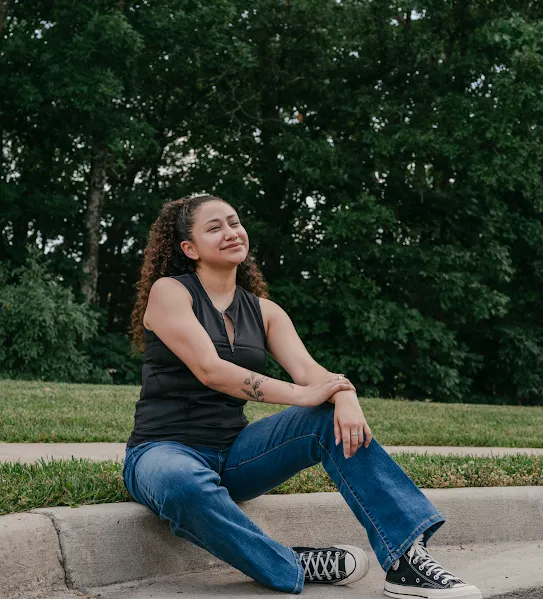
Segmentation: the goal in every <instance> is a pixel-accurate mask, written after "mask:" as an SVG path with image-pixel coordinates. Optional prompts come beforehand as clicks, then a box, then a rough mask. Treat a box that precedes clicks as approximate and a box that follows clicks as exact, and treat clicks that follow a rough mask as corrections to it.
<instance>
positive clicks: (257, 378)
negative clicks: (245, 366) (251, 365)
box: [242, 372, 269, 401]
mask: <svg viewBox="0 0 543 599" xmlns="http://www.w3.org/2000/svg"><path fill="white" fill-rule="evenodd" d="M268 378H269V377H267V376H264V375H263V374H258V373H257V372H251V376H250V377H247V378H246V379H245V380H244V381H243V382H244V383H245V384H246V385H250V387H251V390H247V389H242V391H243V393H245V395H247V396H248V397H250V398H251V399H252V400H254V401H264V393H263V391H261V390H260V389H259V387H260V385H261V383H263V382H264V381H266V380H267V379H268Z"/></svg>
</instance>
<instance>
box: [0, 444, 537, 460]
mask: <svg viewBox="0 0 543 599" xmlns="http://www.w3.org/2000/svg"><path fill="white" fill-rule="evenodd" d="M383 447H384V449H385V450H386V451H387V452H388V453H389V454H393V453H399V452H410V453H418V454H425V453H431V454H437V455H462V456H464V455H472V456H481V457H482V456H494V457H500V456H505V455H514V454H519V453H520V454H528V455H540V456H543V448H531V447H528V448H526V447H437V446H436V447H434V446H428V447H415V446H406V445H402V446H392V445H384V446H383ZM125 448H126V444H125V443H0V462H15V461H21V462H25V463H28V462H34V461H37V460H39V459H40V458H44V459H45V460H50V459H51V458H53V459H56V460H58V459H70V458H71V457H72V456H73V457H74V458H88V459H90V460H96V461H101V460H114V461H120V460H124V454H125Z"/></svg>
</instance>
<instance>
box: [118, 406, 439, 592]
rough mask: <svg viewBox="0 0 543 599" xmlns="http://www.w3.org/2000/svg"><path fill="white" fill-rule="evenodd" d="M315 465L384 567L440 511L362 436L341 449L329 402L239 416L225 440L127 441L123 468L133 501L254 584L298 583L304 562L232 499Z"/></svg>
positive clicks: (427, 530) (432, 527)
mask: <svg viewBox="0 0 543 599" xmlns="http://www.w3.org/2000/svg"><path fill="white" fill-rule="evenodd" d="M319 462H322V465H323V467H324V469H325V470H326V472H327V473H328V475H329V476H330V478H331V479H332V480H333V481H334V483H335V484H336V486H337V488H338V490H339V492H340V493H341V495H342V496H343V497H344V498H345V501H346V502H347V504H348V505H349V507H350V508H351V510H352V511H353V513H354V515H355V516H356V518H357V519H358V521H359V522H360V524H362V526H363V527H364V528H365V530H366V532H367V534H368V539H369V542H370V544H371V546H372V549H373V550H374V551H375V555H376V557H377V559H378V561H379V563H380V565H381V567H382V568H383V570H384V571H385V572H386V571H387V570H388V569H389V568H390V566H391V565H392V563H393V562H394V561H395V560H396V559H397V558H398V557H400V556H401V555H402V554H403V553H404V552H405V551H406V550H407V549H408V548H409V546H410V545H411V544H412V542H413V541H414V540H415V538H416V537H417V536H419V535H420V534H422V533H424V541H427V540H428V539H429V538H430V537H431V536H432V535H433V533H434V532H435V531H436V530H437V529H438V528H439V527H440V526H441V525H442V524H443V523H444V522H445V518H444V517H443V515H442V514H441V513H440V512H439V511H438V510H437V509H436V507H435V506H434V505H433V504H432V503H431V502H430V501H429V500H428V499H427V498H426V496H425V495H424V494H423V493H422V492H421V491H420V490H419V489H418V487H417V486H416V485H415V484H414V483H413V481H412V480H411V479H410V478H409V477H408V476H407V474H405V472H404V471H403V470H402V469H401V468H400V467H399V466H398V465H397V464H396V462H394V460H393V459H392V458H391V457H390V456H389V455H388V453H387V452H386V451H385V450H384V449H383V448H382V447H381V445H379V443H378V442H377V441H376V440H375V438H373V439H372V441H371V443H370V444H369V446H368V447H367V448H365V447H364V446H361V447H360V448H359V449H358V450H357V451H356V452H355V454H354V455H353V456H352V457H350V458H348V459H346V458H345V457H344V454H343V442H340V443H339V445H337V446H336V444H335V437H334V406H333V404H330V403H328V402H325V403H323V404H321V405H319V406H315V407H299V406H292V407H289V408H287V409H285V410H283V411H281V412H278V413H277V414H274V415H272V416H268V417H266V418H263V419H261V420H259V421H257V422H254V423H252V424H249V425H247V426H246V427H245V428H244V429H243V430H242V431H241V433H240V434H239V435H238V436H237V438H236V440H235V441H234V442H233V443H232V444H231V445H230V446H229V447H227V448H225V449H214V448H210V447H203V446H188V445H184V444H182V443H179V442H177V441H150V442H147V443H142V444H141V445H137V446H135V447H128V448H127V450H126V458H125V462H124V468H123V477H124V481H125V485H126V488H127V490H128V492H129V493H130V495H131V496H132V497H133V499H134V500H135V501H137V502H138V503H141V504H143V505H146V506H148V507H149V508H150V509H151V510H152V511H153V512H154V513H155V514H157V515H158V516H159V517H160V519H162V520H167V521H169V526H170V530H171V532H172V533H173V534H174V535H176V536H178V537H183V538H185V539H188V540H189V541H191V542H193V543H195V544H196V545H198V546H199V547H201V548H203V549H205V550H207V551H209V552H210V553H212V554H213V555H214V556H215V557H218V558H219V559H221V560H223V561H224V562H226V563H228V564H230V565H231V566H233V567H234V568H237V569H238V570H240V571H241V572H243V573H244V574H246V575H247V576H249V577H251V578H253V579H254V580H256V581H258V582H260V583H261V584H263V585H265V586H268V587H271V588H273V589H276V590H280V591H285V592H290V593H295V594H297V593H301V591H302V588H303V586H304V569H303V566H302V563H301V560H300V557H299V555H298V554H297V553H295V552H294V551H293V550H292V549H291V548H290V547H287V546H284V545H282V544H280V543H278V542H277V541H275V540H273V539H272V538H271V537H269V536H268V535H267V534H266V533H264V531H262V530H261V529H260V528H259V527H258V526H256V524H254V523H253V522H252V521H251V520H250V519H249V518H248V517H247V516H246V515H245V513H244V512H243V511H242V510H241V508H240V507H239V506H238V505H237V503H236V502H239V501H245V500H248V499H252V498H254V497H257V496H259V495H262V494H263V493H266V492H267V491H270V490H271V489H273V488H274V487H276V486H278V485H280V484H281V483H283V482H284V481H286V480H288V479H289V478H290V477H292V476H293V475H294V474H296V473H297V472H299V471H300V470H303V469H304V468H308V467H309V466H312V465H314V464H317V463H319Z"/></svg>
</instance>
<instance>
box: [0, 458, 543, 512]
mask: <svg viewBox="0 0 543 599" xmlns="http://www.w3.org/2000/svg"><path fill="white" fill-rule="evenodd" d="M392 457H393V459H394V461H396V463H398V464H399V465H400V466H401V467H402V468H403V469H404V470H405V472H406V473H407V474H408V476H409V477H410V478H411V479H412V480H413V482H414V483H415V484H416V485H417V486H419V487H422V488H426V489H431V488H433V489H443V488H455V487H487V486H523V485H543V458H541V457H540V456H523V455H513V456H507V457H502V458H480V457H472V456H463V457H458V456H434V455H423V456H421V455H414V454H410V453H399V454H395V455H393V456H392ZM122 466H123V464H122V462H112V461H107V462H93V461H90V460H78V459H74V458H72V459H71V460H53V461H51V462H46V461H44V460H41V461H40V462H36V463H34V464H22V463H21V462H8V463H5V464H0V515H1V514H8V513H12V512H22V511H27V510H30V509H33V508H38V507H54V506H60V505H68V506H72V507H76V506H78V505H83V504H98V503H114V502H119V501H131V500H132V499H131V497H130V496H129V495H128V492H127V491H126V488H125V486H124V482H123V479H122ZM317 491H337V488H336V487H335V485H334V483H333V482H332V481H331V480H330V478H329V477H328V474H327V473H326V471H325V470H324V468H323V467H322V464H317V465H316V466H312V467H311V468H307V469H305V470H302V471H301V472H299V473H298V474H296V475H295V476H293V477H292V478H290V479H289V480H288V481H286V482H285V483H283V484H282V485H280V486H279V487H276V488H275V489H274V490H273V491H271V494H286V493H314V492H317Z"/></svg>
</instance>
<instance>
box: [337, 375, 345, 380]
mask: <svg viewBox="0 0 543 599" xmlns="http://www.w3.org/2000/svg"><path fill="white" fill-rule="evenodd" d="M344 378H345V376H344V375H342V374H338V375H337V380H338V381H340V380H341V379H344Z"/></svg>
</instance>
